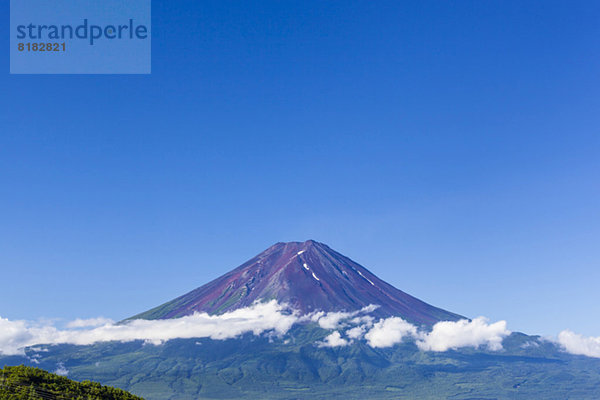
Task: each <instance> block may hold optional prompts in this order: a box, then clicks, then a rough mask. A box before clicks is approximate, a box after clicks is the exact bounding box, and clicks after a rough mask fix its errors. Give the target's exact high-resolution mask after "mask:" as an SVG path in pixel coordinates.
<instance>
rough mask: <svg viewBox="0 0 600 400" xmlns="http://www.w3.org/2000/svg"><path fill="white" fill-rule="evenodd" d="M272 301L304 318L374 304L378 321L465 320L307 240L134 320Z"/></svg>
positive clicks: (273, 250)
mask: <svg viewBox="0 0 600 400" xmlns="http://www.w3.org/2000/svg"><path fill="white" fill-rule="evenodd" d="M270 299H276V300H277V301H279V302H280V303H284V302H285V303H288V304H290V305H291V306H292V307H294V308H296V309H299V310H300V311H301V312H302V313H309V312H312V311H316V310H323V311H354V310H358V309H361V308H362V307H365V306H368V305H370V304H376V305H379V308H378V309H377V310H376V311H375V312H374V313H373V314H375V315H377V316H392V315H395V316H400V317H402V318H404V319H406V320H408V321H410V322H412V323H417V324H425V325H432V324H434V323H436V322H438V321H442V320H453V321H454V320H458V319H461V318H464V317H461V316H460V315H457V314H454V313H451V312H448V311H445V310H442V309H440V308H437V307H433V306H431V305H429V304H427V303H425V302H423V301H421V300H419V299H417V298H415V297H412V296H410V295H409V294H406V293H404V292H402V291H401V290H398V289H396V288H395V287H393V286H392V285H389V284H387V283H386V282H384V281H382V280H381V279H379V278H378V277H376V276H375V275H373V274H372V273H371V272H369V271H368V270H367V269H366V268H364V267H362V266H361V265H359V264H357V263H355V262H354V261H352V260H351V259H349V258H348V257H345V256H343V255H342V254H340V253H338V252H336V251H334V250H332V249H330V248H329V247H328V246H327V245H325V244H322V243H318V242H315V241H313V240H308V241H306V242H303V243H302V242H290V243H277V244H275V245H273V246H271V247H269V248H268V249H267V250H265V251H264V252H262V253H260V254H259V255H257V256H256V257H254V258H252V259H251V260H249V261H247V262H246V263H244V264H242V265H241V266H239V267H238V268H236V269H234V270H233V271H231V272H229V273H227V274H225V275H223V276H221V277H220V278H217V279H215V280H214V281H212V282H209V283H207V284H206V285H204V286H201V287H199V288H197V289H195V290H193V291H191V292H189V293H187V294H185V295H183V296H181V297H178V298H176V299H174V300H172V301H170V302H168V303H165V304H163V305H161V306H158V307H156V308H153V309H151V310H149V311H146V312H144V313H141V314H138V315H136V316H134V317H133V318H132V319H136V318H138V319H139V318H143V319H165V318H176V317H182V316H185V315H190V314H193V313H194V312H196V311H198V312H207V313H210V314H221V313H223V312H226V311H231V310H235V309H237V308H241V307H247V306H250V305H252V303H254V302H255V301H256V300H270Z"/></svg>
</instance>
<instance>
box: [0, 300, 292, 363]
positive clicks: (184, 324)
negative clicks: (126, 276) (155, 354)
mask: <svg viewBox="0 0 600 400" xmlns="http://www.w3.org/2000/svg"><path fill="white" fill-rule="evenodd" d="M298 320H299V316H298V314H297V313H295V312H290V311H289V309H288V308H287V306H285V305H280V304H278V303H277V302H276V301H275V300H272V301H270V302H268V303H258V304H254V305H253V306H251V307H247V308H242V309H238V310H235V311H232V312H228V313H225V314H222V315H208V314H206V313H202V314H194V315H190V316H186V317H182V318H177V319H167V320H153V321H148V320H133V321H130V322H128V323H125V324H120V325H115V324H112V323H105V324H104V325H102V326H97V327H95V328H89V329H65V330H59V329H57V328H56V327H54V326H52V325H47V326H36V325H35V324H31V323H28V322H26V321H9V320H7V319H4V318H0V353H1V354H5V355H14V354H23V348H24V347H27V346H32V345H36V344H59V343H70V344H76V345H89V344H93V343H96V342H104V341H121V342H127V341H133V340H144V341H146V342H149V343H153V344H159V343H162V342H164V341H167V340H170V339H175V338H201V337H208V338H211V339H228V338H233V337H236V336H240V335H242V334H244V333H249V332H251V333H253V334H255V335H260V334H261V333H263V332H266V331H273V332H275V333H277V334H280V335H281V334H284V333H286V332H287V331H288V330H289V329H290V328H291V327H292V325H293V324H294V323H296V322H297V321H298Z"/></svg>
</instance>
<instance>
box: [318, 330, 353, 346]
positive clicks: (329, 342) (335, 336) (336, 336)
mask: <svg viewBox="0 0 600 400" xmlns="http://www.w3.org/2000/svg"><path fill="white" fill-rule="evenodd" d="M349 344H350V342H349V341H348V340H346V339H344V338H342V335H341V334H340V333H339V332H338V331H334V332H332V333H331V334H330V335H328V336H327V337H326V338H325V339H324V341H323V342H320V343H318V346H319V347H342V346H348V345H349Z"/></svg>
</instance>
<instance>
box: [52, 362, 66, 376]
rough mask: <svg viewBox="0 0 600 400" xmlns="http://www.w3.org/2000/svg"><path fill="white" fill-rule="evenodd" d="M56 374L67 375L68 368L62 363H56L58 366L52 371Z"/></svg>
mask: <svg viewBox="0 0 600 400" xmlns="http://www.w3.org/2000/svg"><path fill="white" fill-rule="evenodd" d="M54 373H55V374H56V375H62V376H67V375H68V374H69V370H68V369H66V368H65V366H64V365H63V363H59V364H58V368H56V370H55V371H54Z"/></svg>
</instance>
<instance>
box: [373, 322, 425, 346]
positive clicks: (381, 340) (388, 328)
mask: <svg viewBox="0 0 600 400" xmlns="http://www.w3.org/2000/svg"><path fill="white" fill-rule="evenodd" d="M416 335H417V327H416V326H414V325H412V324H411V323H408V322H406V321H405V320H403V319H402V318H400V317H390V318H386V319H382V320H379V322H377V323H375V325H373V328H371V330H370V331H369V332H367V334H366V335H365V339H367V342H368V343H369V346H371V347H390V346H393V345H395V344H396V343H400V342H401V341H402V339H403V338H404V337H406V336H416Z"/></svg>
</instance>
